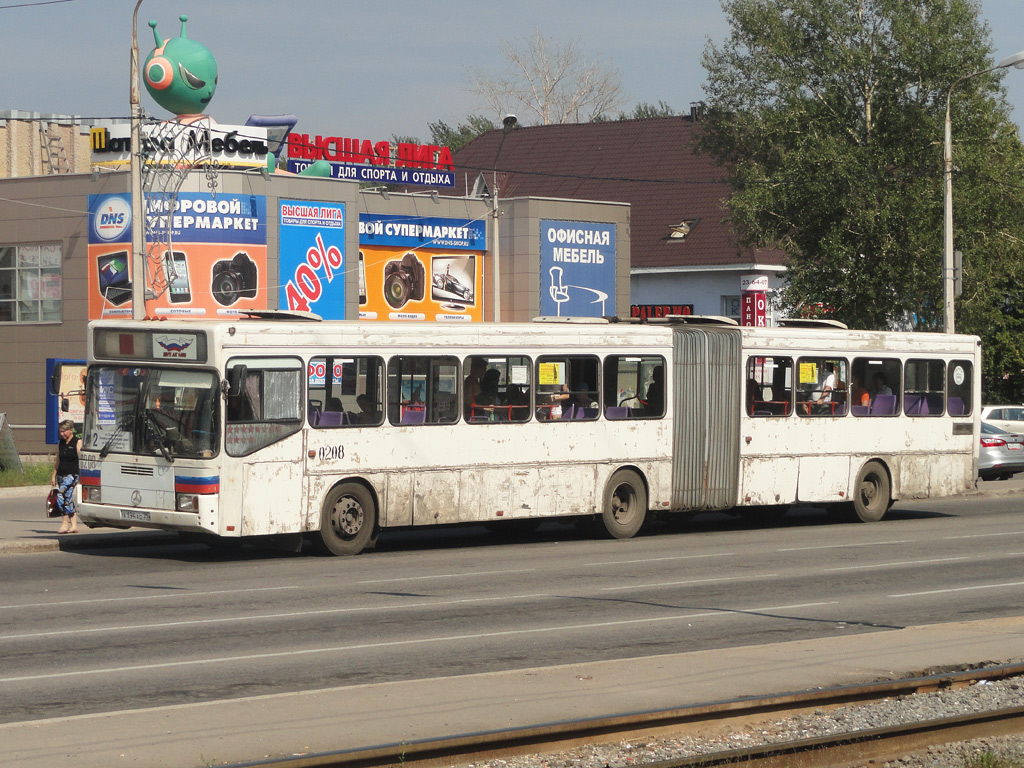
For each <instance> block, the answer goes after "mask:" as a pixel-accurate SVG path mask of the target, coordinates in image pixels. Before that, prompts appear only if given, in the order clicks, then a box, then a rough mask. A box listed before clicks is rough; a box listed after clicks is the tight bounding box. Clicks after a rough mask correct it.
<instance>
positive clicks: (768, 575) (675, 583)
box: [600, 573, 779, 592]
mask: <svg viewBox="0 0 1024 768" xmlns="http://www.w3.org/2000/svg"><path fill="white" fill-rule="evenodd" d="M778 575H779V574H777V573H765V574H762V575H760V576H722V577H721V578H716V579H689V580H687V581H661V582H655V583H653V584H630V585H629V586H625V587H601V590H600V591H601V592H620V591H623V590H627V589H647V588H648V587H680V586H684V585H687V584H711V583H714V582H718V581H754V580H756V579H774V578H777V577H778Z"/></svg>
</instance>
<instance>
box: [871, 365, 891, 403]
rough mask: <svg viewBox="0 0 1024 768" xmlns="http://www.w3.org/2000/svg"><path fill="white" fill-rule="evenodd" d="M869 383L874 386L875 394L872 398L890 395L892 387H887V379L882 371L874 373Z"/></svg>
mask: <svg viewBox="0 0 1024 768" xmlns="http://www.w3.org/2000/svg"><path fill="white" fill-rule="evenodd" d="M871 382H872V384H874V385H875V394H874V396H873V397H877V396H878V395H891V394H892V387H890V386H889V379H888V377H887V376H886V375H885V372H884V371H875V375H874V376H872V377H871Z"/></svg>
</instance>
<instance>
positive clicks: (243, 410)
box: [225, 358, 304, 456]
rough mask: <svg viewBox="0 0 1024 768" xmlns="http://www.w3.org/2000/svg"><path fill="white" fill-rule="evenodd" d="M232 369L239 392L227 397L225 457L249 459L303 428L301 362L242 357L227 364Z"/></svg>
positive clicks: (296, 360)
mask: <svg viewBox="0 0 1024 768" xmlns="http://www.w3.org/2000/svg"><path fill="white" fill-rule="evenodd" d="M232 369H238V370H239V371H241V372H242V374H241V376H240V377H239V379H240V380H239V391H238V392H237V393H232V394H231V395H230V396H229V397H228V398H227V404H226V410H227V420H226V422H227V426H226V429H225V447H226V448H227V452H228V455H230V456H248V455H249V454H251V453H254V452H255V451H257V450H259V449H260V448H264V447H266V446H268V445H271V444H273V443H276V442H277V441H278V440H281V439H283V438H285V437H287V436H288V435H291V434H294V433H295V432H298V431H299V430H300V429H301V428H302V421H303V419H302V392H303V385H302V374H303V369H304V365H303V363H302V361H301V360H299V359H297V358H295V359H293V358H245V359H240V360H232V361H230V362H229V363H228V371H229V372H230V371H231V370H232ZM230 378H231V377H230V376H229V379H230Z"/></svg>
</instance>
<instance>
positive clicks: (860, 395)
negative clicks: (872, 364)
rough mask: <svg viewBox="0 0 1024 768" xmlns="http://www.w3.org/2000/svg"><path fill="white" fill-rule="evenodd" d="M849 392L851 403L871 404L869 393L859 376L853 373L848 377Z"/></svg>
mask: <svg viewBox="0 0 1024 768" xmlns="http://www.w3.org/2000/svg"><path fill="white" fill-rule="evenodd" d="M850 394H851V395H852V403H851V404H852V405H865V406H866V405H871V393H870V392H868V391H867V389H866V388H865V387H864V386H863V385H862V384H861V383H860V377H859V376H858V375H857V374H853V375H852V376H851V377H850Z"/></svg>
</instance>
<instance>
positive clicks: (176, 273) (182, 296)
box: [167, 251, 192, 304]
mask: <svg viewBox="0 0 1024 768" xmlns="http://www.w3.org/2000/svg"><path fill="white" fill-rule="evenodd" d="M167 255H168V264H169V267H170V270H169V271H170V274H169V275H168V278H169V282H168V286H167V288H168V293H169V295H170V299H171V303H173V304H181V303H184V302H186V301H192V290H191V288H190V287H189V282H188V261H187V260H186V258H185V254H184V253H183V252H182V251H173V252H171V251H168V253H167Z"/></svg>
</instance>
